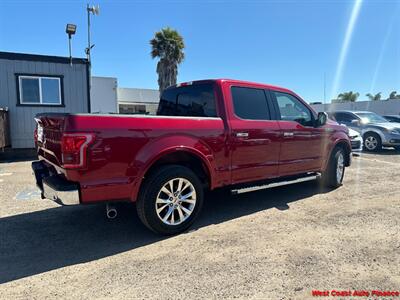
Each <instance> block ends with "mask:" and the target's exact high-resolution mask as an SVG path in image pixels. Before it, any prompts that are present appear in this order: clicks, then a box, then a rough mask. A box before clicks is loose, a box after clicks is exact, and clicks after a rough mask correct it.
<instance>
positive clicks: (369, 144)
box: [364, 132, 382, 151]
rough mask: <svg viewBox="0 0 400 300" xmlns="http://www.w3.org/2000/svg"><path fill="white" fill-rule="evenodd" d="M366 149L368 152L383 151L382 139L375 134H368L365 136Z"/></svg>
mask: <svg viewBox="0 0 400 300" xmlns="http://www.w3.org/2000/svg"><path fill="white" fill-rule="evenodd" d="M364 149H365V150H367V151H379V150H381V149H382V140H381V137H380V136H379V135H378V134H376V133H374V132H367V133H366V134H365V135H364Z"/></svg>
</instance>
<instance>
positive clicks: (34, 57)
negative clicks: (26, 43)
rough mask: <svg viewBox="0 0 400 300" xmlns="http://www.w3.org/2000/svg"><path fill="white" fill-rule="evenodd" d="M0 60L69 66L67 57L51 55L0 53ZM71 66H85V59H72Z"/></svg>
mask: <svg viewBox="0 0 400 300" xmlns="http://www.w3.org/2000/svg"><path fill="white" fill-rule="evenodd" d="M0 59H8V60H25V61H41V62H52V63H61V64H69V63H70V59H69V57H64V56H52V55H39V54H28V53H15V52H1V51H0ZM72 63H73V64H87V59H86V58H76V57H73V58H72Z"/></svg>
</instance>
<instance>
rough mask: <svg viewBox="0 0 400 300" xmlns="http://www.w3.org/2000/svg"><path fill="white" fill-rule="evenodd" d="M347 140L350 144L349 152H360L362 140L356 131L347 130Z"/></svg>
mask: <svg viewBox="0 0 400 300" xmlns="http://www.w3.org/2000/svg"><path fill="white" fill-rule="evenodd" d="M349 138H350V143H351V150H352V151H353V152H360V151H362V148H363V143H364V141H363V138H362V136H361V134H360V133H359V132H358V131H355V130H354V129H351V128H349Z"/></svg>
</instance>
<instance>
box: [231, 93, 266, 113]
mask: <svg viewBox="0 0 400 300" xmlns="http://www.w3.org/2000/svg"><path fill="white" fill-rule="evenodd" d="M231 92H232V101H233V108H234V111H235V114H236V115H237V116H238V117H239V118H241V119H246V120H270V119H271V114H270V111H269V108H268V103H267V97H266V95H265V91H264V90H263V89H256V88H247V87H237V86H233V87H232V88H231Z"/></svg>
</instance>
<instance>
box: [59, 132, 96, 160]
mask: <svg viewBox="0 0 400 300" xmlns="http://www.w3.org/2000/svg"><path fill="white" fill-rule="evenodd" d="M93 141H94V135H93V134H90V133H64V134H63V135H62V138H61V157H62V164H63V167H64V168H81V167H83V166H85V165H86V155H87V147H88V145H90V143H92V142H93Z"/></svg>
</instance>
